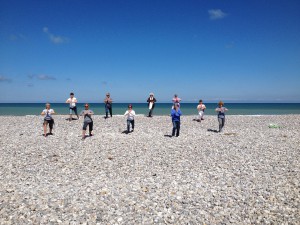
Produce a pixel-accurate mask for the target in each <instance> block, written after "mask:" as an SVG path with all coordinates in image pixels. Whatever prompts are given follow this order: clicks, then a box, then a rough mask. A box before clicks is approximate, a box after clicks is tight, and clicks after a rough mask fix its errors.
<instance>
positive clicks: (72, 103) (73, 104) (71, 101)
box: [66, 92, 79, 121]
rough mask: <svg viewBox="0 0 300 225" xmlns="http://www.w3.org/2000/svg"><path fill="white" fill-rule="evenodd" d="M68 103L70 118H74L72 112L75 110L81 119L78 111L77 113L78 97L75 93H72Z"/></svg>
mask: <svg viewBox="0 0 300 225" xmlns="http://www.w3.org/2000/svg"><path fill="white" fill-rule="evenodd" d="M66 103H69V104H70V107H69V109H70V118H69V121H71V120H72V113H73V111H74V113H75V115H76V116H77V119H79V116H78V113H77V107H76V103H77V99H76V98H75V97H74V93H72V92H71V93H70V98H68V99H67V101H66Z"/></svg>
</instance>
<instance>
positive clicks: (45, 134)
mask: <svg viewBox="0 0 300 225" xmlns="http://www.w3.org/2000/svg"><path fill="white" fill-rule="evenodd" d="M47 124H48V123H47V121H46V120H44V123H43V127H44V136H45V137H46V136H47Z"/></svg>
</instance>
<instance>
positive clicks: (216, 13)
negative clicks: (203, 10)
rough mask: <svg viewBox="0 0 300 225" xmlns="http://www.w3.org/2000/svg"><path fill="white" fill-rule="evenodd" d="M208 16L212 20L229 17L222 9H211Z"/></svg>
mask: <svg viewBox="0 0 300 225" xmlns="http://www.w3.org/2000/svg"><path fill="white" fill-rule="evenodd" d="M208 14H209V18H210V19H211V20H218V19H223V18H224V17H226V16H227V13H224V12H223V11H222V10H221V9H210V10H208Z"/></svg>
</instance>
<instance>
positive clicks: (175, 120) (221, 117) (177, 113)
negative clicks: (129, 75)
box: [41, 93, 228, 139]
mask: <svg viewBox="0 0 300 225" xmlns="http://www.w3.org/2000/svg"><path fill="white" fill-rule="evenodd" d="M172 101H173V106H172V108H171V114H170V116H171V118H172V124H173V129H172V136H175V135H176V137H178V136H179V133H180V117H181V115H182V112H181V110H180V101H181V99H180V98H179V97H178V96H177V95H176V94H175V95H174V98H173V99H172ZM112 102H113V100H112V98H111V97H110V93H107V94H106V97H105V99H104V104H105V117H104V118H105V119H107V118H108V113H109V114H110V117H112ZM147 102H148V108H149V113H148V117H152V114H153V110H154V107H155V103H156V99H155V97H154V94H153V93H150V94H149V98H148V99H147ZM66 103H67V104H69V115H70V117H69V118H68V120H69V121H72V120H73V118H72V115H73V112H74V114H75V115H76V116H77V119H79V116H83V117H84V120H83V128H82V139H85V137H86V130H87V127H89V136H93V134H92V131H93V119H92V115H94V112H93V111H92V110H90V109H89V104H88V103H86V104H85V105H84V110H82V111H81V112H80V114H79V115H78V113H77V107H76V104H77V99H76V98H75V97H74V93H70V98H68V99H67V100H66ZM218 105H219V107H218V108H216V109H215V111H216V112H218V122H219V132H222V130H223V127H224V125H225V112H226V111H227V110H228V109H227V108H225V107H224V103H223V102H222V101H220V102H219V103H218ZM205 109H206V106H205V105H204V104H203V101H202V100H199V104H198V106H197V110H198V114H199V116H198V119H196V121H198V122H201V121H202V120H204V118H203V117H204V111H205ZM53 114H55V111H54V110H53V109H51V105H50V103H46V108H45V109H44V110H43V111H42V113H41V115H43V116H45V117H44V122H43V128H44V134H43V135H44V136H45V137H47V135H52V130H53V125H54V119H53V117H52V115H53ZM135 115H136V114H135V111H134V110H133V107H132V104H129V105H128V109H127V110H126V112H125V113H124V116H125V117H126V120H127V130H126V133H130V132H133V131H134V117H135ZM48 124H49V129H50V132H49V133H47V126H48ZM130 127H131V130H130Z"/></svg>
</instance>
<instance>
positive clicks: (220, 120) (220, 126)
mask: <svg viewBox="0 0 300 225" xmlns="http://www.w3.org/2000/svg"><path fill="white" fill-rule="evenodd" d="M218 121H219V132H222V127H223V126H222V123H223V120H222V118H218Z"/></svg>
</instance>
